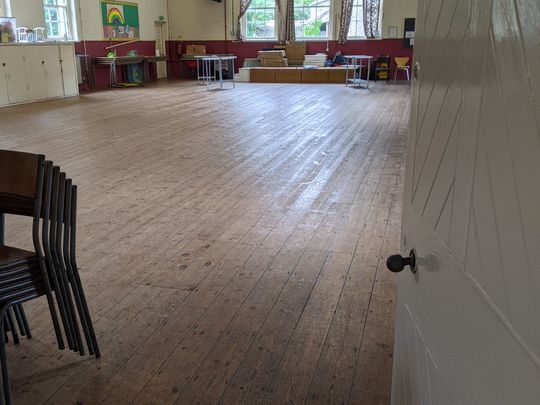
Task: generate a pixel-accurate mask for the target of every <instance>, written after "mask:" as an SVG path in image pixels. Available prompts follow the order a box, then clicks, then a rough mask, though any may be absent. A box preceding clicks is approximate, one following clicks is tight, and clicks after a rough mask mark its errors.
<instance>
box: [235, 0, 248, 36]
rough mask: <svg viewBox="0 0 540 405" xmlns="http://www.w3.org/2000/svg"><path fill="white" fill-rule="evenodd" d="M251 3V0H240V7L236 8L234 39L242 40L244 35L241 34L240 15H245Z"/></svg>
mask: <svg viewBox="0 0 540 405" xmlns="http://www.w3.org/2000/svg"><path fill="white" fill-rule="evenodd" d="M250 4H251V0H240V9H239V10H238V18H237V19H236V29H235V30H234V39H235V40H237V41H242V39H243V38H244V35H243V34H242V17H244V16H245V15H246V11H247V9H248V8H249V5H250Z"/></svg>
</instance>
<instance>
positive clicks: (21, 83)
mask: <svg viewBox="0 0 540 405" xmlns="http://www.w3.org/2000/svg"><path fill="white" fill-rule="evenodd" d="M77 94H78V83H77V73H76V68H75V52H74V49H73V45H71V44H62V45H57V44H29V45H4V46H0V106H3V105H8V104H18V103H25V102H31V101H37V100H45V99H49V98H58V97H67V96H76V95H77Z"/></svg>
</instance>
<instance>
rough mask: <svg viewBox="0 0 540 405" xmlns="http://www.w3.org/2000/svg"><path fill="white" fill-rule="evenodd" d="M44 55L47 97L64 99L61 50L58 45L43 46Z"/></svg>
mask: <svg viewBox="0 0 540 405" xmlns="http://www.w3.org/2000/svg"><path fill="white" fill-rule="evenodd" d="M41 49H42V53H43V62H44V64H43V66H44V69H45V85H46V87H47V97H48V98H54V97H63V96H64V85H63V82H62V64H61V63H60V48H59V47H58V46H57V45H43V46H41Z"/></svg>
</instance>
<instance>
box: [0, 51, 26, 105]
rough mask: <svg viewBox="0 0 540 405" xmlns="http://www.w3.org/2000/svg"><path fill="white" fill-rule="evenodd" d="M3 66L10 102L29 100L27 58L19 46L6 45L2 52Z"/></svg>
mask: <svg viewBox="0 0 540 405" xmlns="http://www.w3.org/2000/svg"><path fill="white" fill-rule="evenodd" d="M2 57H3V60H2V62H1V63H2V67H3V70H4V75H5V78H6V89H5V91H6V92H7V96H8V99H9V103H10V104H15V103H22V102H25V101H28V99H29V95H28V88H29V85H28V81H27V79H26V58H25V55H24V52H22V49H21V48H20V47H18V46H6V47H4V49H3V52H2Z"/></svg>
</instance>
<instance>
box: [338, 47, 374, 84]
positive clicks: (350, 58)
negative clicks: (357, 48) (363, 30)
mask: <svg viewBox="0 0 540 405" xmlns="http://www.w3.org/2000/svg"><path fill="white" fill-rule="evenodd" d="M345 59H346V60H347V65H346V69H347V70H346V73H345V85H346V86H348V85H349V84H350V85H352V86H353V87H355V86H358V87H362V84H365V88H366V89H369V75H370V73H371V59H373V56H370V55H346V56H345ZM364 61H366V62H367V63H365V64H364ZM363 68H367V76H366V80H364V79H362V69H363ZM351 73H352V76H351Z"/></svg>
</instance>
